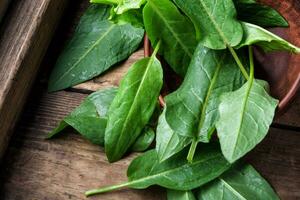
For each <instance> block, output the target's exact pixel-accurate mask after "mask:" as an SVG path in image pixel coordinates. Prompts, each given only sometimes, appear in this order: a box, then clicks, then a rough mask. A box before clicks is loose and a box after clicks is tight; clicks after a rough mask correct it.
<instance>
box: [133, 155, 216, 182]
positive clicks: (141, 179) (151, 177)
mask: <svg viewBox="0 0 300 200" xmlns="http://www.w3.org/2000/svg"><path fill="white" fill-rule="evenodd" d="M217 157H219V155H215V156H211V157H209V158H206V159H203V160H199V161H195V162H193V163H192V164H190V163H186V164H184V165H181V166H178V167H175V168H173V169H170V170H168V171H163V172H161V173H158V174H155V175H149V176H148V177H144V178H139V179H137V180H133V181H129V182H128V186H130V185H134V184H137V183H140V182H144V181H147V180H151V179H155V178H156V177H158V176H165V175H166V174H169V173H172V172H174V171H176V170H178V169H180V168H184V167H185V166H190V167H191V166H195V165H198V164H199V163H202V162H207V161H209V160H213V159H215V158H217Z"/></svg>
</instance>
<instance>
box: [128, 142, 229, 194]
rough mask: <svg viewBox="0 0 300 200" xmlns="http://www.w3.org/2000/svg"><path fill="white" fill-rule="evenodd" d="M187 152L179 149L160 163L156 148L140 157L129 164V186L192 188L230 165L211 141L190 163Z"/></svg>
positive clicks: (215, 175) (199, 150) (205, 181)
mask: <svg viewBox="0 0 300 200" xmlns="http://www.w3.org/2000/svg"><path fill="white" fill-rule="evenodd" d="M186 154H187V152H186V151H182V152H180V153H178V154H176V155H175V156H173V157H171V158H170V159H168V160H166V161H164V162H162V163H159V162H158V159H157V153H156V151H155V150H152V151H149V152H147V153H145V154H143V155H142V156H139V157H138V158H136V159H135V160H133V162H132V163H131V164H130V166H129V167H128V171H127V176H128V180H129V182H132V183H131V184H130V187H132V188H137V189H143V188H147V187H149V186H150V185H160V186H162V187H165V188H169V189H175V190H191V189H194V188H196V187H199V186H201V185H203V184H205V183H207V182H209V181H210V180H213V179H214V178H216V177H218V176H219V175H220V174H222V173H223V172H224V171H226V170H227V169H228V168H229V167H230V164H229V163H228V162H227V161H226V160H225V159H224V157H223V156H222V154H221V153H220V151H219V150H218V148H216V146H214V145H213V144H210V145H209V146H208V145H203V146H202V148H200V149H198V151H197V155H196V156H195V159H194V162H193V163H188V162H187V160H186ZM212 165H213V166H214V167H213V168H212V167H211V166H212Z"/></svg>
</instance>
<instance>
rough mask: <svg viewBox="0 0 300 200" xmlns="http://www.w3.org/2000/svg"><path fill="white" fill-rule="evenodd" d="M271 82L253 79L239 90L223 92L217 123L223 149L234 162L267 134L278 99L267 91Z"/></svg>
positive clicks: (224, 153)
mask: <svg viewBox="0 0 300 200" xmlns="http://www.w3.org/2000/svg"><path fill="white" fill-rule="evenodd" d="M266 88H268V83H267V82H265V81H261V80H249V81H248V82H247V83H245V84H244V86H243V87H242V88H240V89H239V90H237V91H234V92H229V93H226V94H223V95H222V96H221V103H220V105H219V114H220V118H219V120H218V122H217V124H216V127H217V133H218V136H219V139H220V143H221V149H222V152H223V155H224V156H225V158H226V159H227V160H228V161H229V162H231V163H233V162H235V161H236V160H238V159H239V158H241V157H242V156H244V155H245V154H246V153H247V152H249V151H250V150H252V149H253V148H254V147H255V146H256V145H257V144H258V143H259V142H261V141H262V139H263V138H264V137H265V136H266V135H267V133H268V130H269V126H270V125H271V123H272V120H273V117H274V113H275V109H276V107H277V104H278V101H277V100H275V99H273V98H272V97H271V96H270V95H269V94H268V93H267V91H266Z"/></svg>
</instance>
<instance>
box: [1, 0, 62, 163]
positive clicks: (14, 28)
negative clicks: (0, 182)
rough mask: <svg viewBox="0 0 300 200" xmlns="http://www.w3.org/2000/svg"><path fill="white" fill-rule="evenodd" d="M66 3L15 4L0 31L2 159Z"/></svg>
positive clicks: (36, 1) (56, 0)
mask: <svg viewBox="0 0 300 200" xmlns="http://www.w3.org/2000/svg"><path fill="white" fill-rule="evenodd" d="M66 3H67V0H42V1H40V0H20V1H13V2H12V4H11V6H10V10H9V12H8V13H7V16H6V17H5V18H4V19H3V21H2V22H3V23H1V30H0V61H1V62H0V159H1V157H2V155H3V154H4V151H5V148H6V146H7V145H8V141H9V138H10V135H11V133H12V129H13V127H14V125H15V122H16V121H17V118H18V116H19V113H20V111H21V109H22V107H23V104H24V102H25V100H26V97H27V94H28V92H29V90H30V88H31V85H32V83H33V81H34V80H35V76H36V74H37V72H38V68H39V65H40V63H41V61H42V58H43V56H44V54H45V52H46V49H47V47H48V45H49V42H50V40H51V37H52V35H53V33H54V30H55V27H56V25H57V22H58V21H59V19H60V16H61V14H62V13H63V10H64V8H65V6H66Z"/></svg>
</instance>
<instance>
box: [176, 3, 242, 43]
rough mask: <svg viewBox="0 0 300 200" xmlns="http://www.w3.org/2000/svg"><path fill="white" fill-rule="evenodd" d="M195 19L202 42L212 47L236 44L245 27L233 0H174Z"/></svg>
mask: <svg viewBox="0 0 300 200" xmlns="http://www.w3.org/2000/svg"><path fill="white" fill-rule="evenodd" d="M174 2H175V3H176V4H177V6H178V7H179V8H180V9H181V10H182V11H183V12H184V13H185V14H186V15H187V16H188V17H189V18H190V19H191V20H192V21H193V23H194V25H195V27H196V29H197V33H198V34H197V35H198V38H199V39H200V43H201V44H202V45H204V46H206V47H208V48H210V49H225V48H226V47H227V46H236V45H238V44H239V43H240V41H241V39H242V36H243V29H242V26H241V24H240V22H239V21H238V20H237V19H236V10H235V7H234V4H233V2H232V0H215V1H212V0H174Z"/></svg>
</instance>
